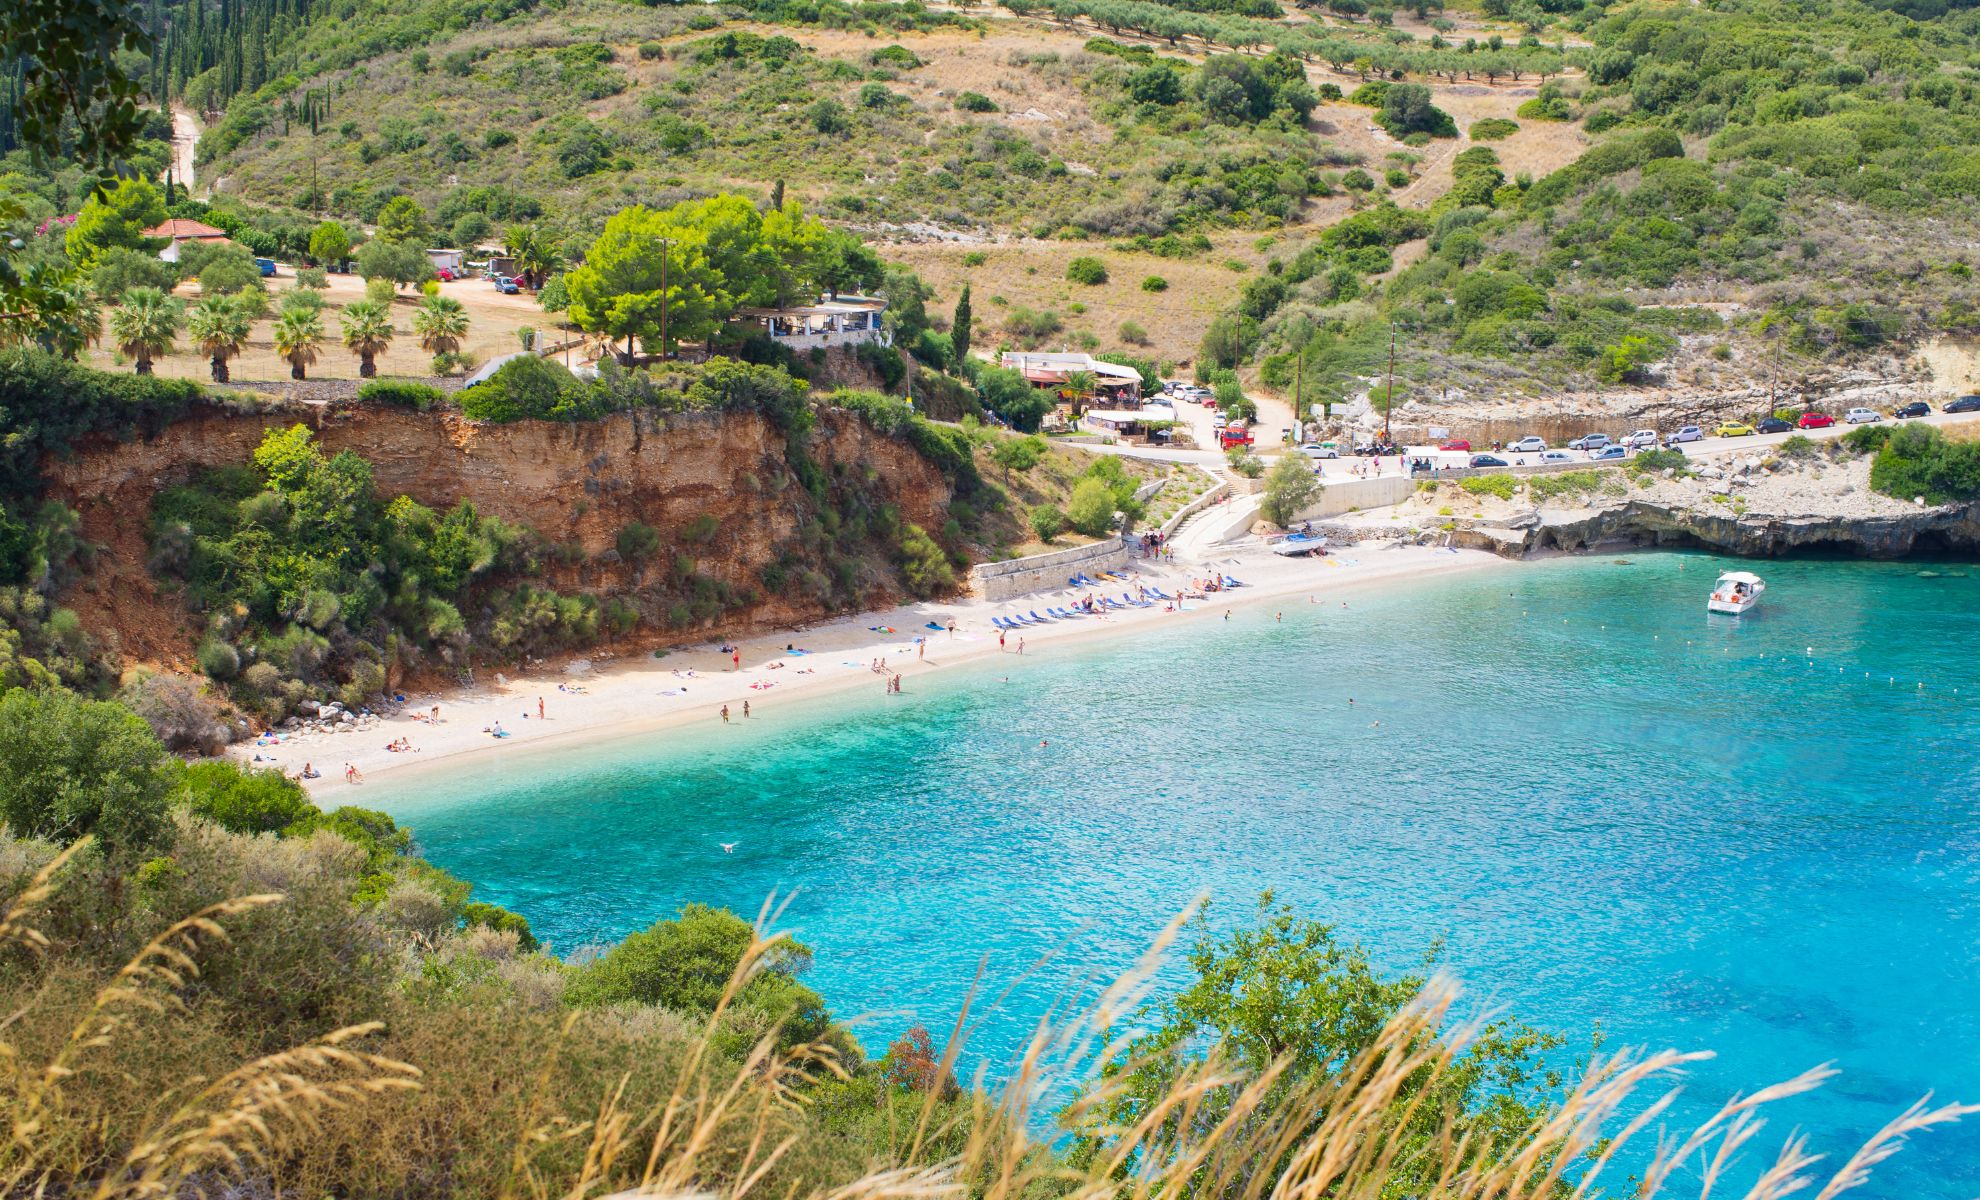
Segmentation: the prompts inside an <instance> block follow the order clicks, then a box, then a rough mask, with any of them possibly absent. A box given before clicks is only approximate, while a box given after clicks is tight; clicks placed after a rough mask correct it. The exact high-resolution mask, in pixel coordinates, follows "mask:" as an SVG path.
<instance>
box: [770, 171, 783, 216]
mask: <svg viewBox="0 0 1980 1200" xmlns="http://www.w3.org/2000/svg"><path fill="white" fill-rule="evenodd" d="M783 207H784V181H783V180H781V179H779V180H778V181H777V182H776V183H773V184H771V185H770V211H771V212H781V211H782V210H783Z"/></svg>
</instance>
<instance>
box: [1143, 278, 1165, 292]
mask: <svg viewBox="0 0 1980 1200" xmlns="http://www.w3.org/2000/svg"><path fill="white" fill-rule="evenodd" d="M1141 290H1142V291H1144V292H1166V291H1168V290H1169V281H1168V280H1166V279H1164V278H1162V277H1161V276H1160V275H1150V276H1148V277H1147V278H1146V279H1143V280H1142V281H1141Z"/></svg>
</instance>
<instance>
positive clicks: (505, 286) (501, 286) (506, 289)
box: [495, 275, 522, 296]
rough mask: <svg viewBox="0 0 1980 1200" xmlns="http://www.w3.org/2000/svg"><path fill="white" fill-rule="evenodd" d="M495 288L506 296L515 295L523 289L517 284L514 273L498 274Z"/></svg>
mask: <svg viewBox="0 0 1980 1200" xmlns="http://www.w3.org/2000/svg"><path fill="white" fill-rule="evenodd" d="M495 290H496V291H498V292H501V293H502V294H503V295H505V296H514V295H517V294H518V293H520V292H521V291H522V289H521V288H519V287H517V286H516V279H515V276H513V275H497V276H496V277H495Z"/></svg>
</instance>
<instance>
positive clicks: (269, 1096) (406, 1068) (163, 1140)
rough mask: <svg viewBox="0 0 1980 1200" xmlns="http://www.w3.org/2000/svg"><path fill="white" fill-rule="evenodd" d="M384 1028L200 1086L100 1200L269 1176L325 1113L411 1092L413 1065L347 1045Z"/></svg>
mask: <svg viewBox="0 0 1980 1200" xmlns="http://www.w3.org/2000/svg"><path fill="white" fill-rule="evenodd" d="M383 1028H384V1026H383V1025H382V1024H380V1023H378V1022H375V1021H373V1022H369V1023H366V1024H363V1025H352V1026H348V1027H346V1028H343V1029H339V1030H335V1031H333V1032H331V1033H329V1034H326V1035H324V1036H323V1037H321V1038H318V1039H317V1040H315V1041H313V1042H310V1043H307V1044H305V1045H302V1046H297V1047H295V1048H293V1049H290V1050H284V1051H282V1052H281V1053H279V1054H271V1055H268V1056H266V1057H264V1058H259V1059H256V1060H255V1061H253V1062H251V1063H247V1064H245V1065H244V1066H241V1067H239V1068H237V1069H235V1070H234V1071H231V1072H229V1073H228V1074H226V1075H224V1076H222V1077H221V1078H219V1079H217V1080H214V1081H213V1082H212V1083H210V1084H208V1085H206V1086H205V1087H202V1088H201V1089H200V1090H199V1091H198V1092H196V1093H194V1094H193V1095H192V1096H191V1097H189V1098H188V1099H187V1100H186V1101H185V1102H184V1103H183V1104H181V1105H179V1106H178V1108H177V1109H175V1110H174V1111H173V1112H172V1113H171V1115H169V1116H168V1117H166V1118H165V1119H164V1120H163V1121H161V1122H160V1123H159V1124H158V1125H157V1126H155V1127H154V1128H153V1129H152V1130H151V1131H150V1132H148V1133H147V1134H146V1135H145V1136H143V1137H142V1138H140V1139H139V1140H138V1142H137V1144H136V1145H135V1146H133V1147H132V1149H131V1151H130V1153H129V1154H128V1155H126V1156H125V1158H124V1162H123V1167H122V1170H120V1171H118V1172H116V1173H113V1174H108V1175H106V1176H105V1177H104V1178H103V1179H102V1180H101V1181H100V1182H99V1184H98V1185H97V1188H96V1190H95V1193H94V1194H95V1197H96V1200H113V1198H117V1197H131V1198H134V1200H151V1198H155V1197H161V1196H169V1195H172V1194H174V1193H175V1192H177V1191H178V1189H179V1187H180V1184H181V1183H182V1181H184V1180H186V1179H188V1178H190V1177H192V1176H195V1175H198V1174H201V1173H202V1172H209V1171H210V1172H227V1173H232V1172H237V1171H239V1170H240V1169H241V1168H242V1167H244V1166H246V1165H247V1164H249V1163H253V1164H255V1165H258V1166H261V1167H264V1168H265V1167H267V1166H268V1165H269V1162H268V1159H269V1155H270V1153H271V1152H272V1151H274V1150H276V1149H278V1148H279V1147H280V1146H281V1145H282V1144H283V1143H284V1141H285V1139H286V1138H288V1137H290V1136H293V1135H294V1134H297V1133H303V1134H308V1133H313V1132H316V1131H318V1130H319V1128H320V1124H319V1118H320V1117H321V1115H322V1114H323V1113H324V1112H326V1111H328V1110H330V1109H333V1108H337V1107H339V1106H342V1105H345V1104H351V1103H355V1102H357V1101H361V1100H367V1099H375V1098H377V1097H381V1096H385V1095H389V1094H391V1093H393V1092H403V1091H410V1090H412V1089H414V1088H417V1087H418V1086H419V1082H418V1077H419V1069H418V1068H417V1067H414V1066H412V1065H411V1064H409V1063H402V1062H398V1061H396V1060H393V1059H390V1058H386V1057H383V1056H382V1055H377V1054H369V1053H365V1052H363V1051H358V1050H351V1049H347V1048H346V1047H345V1043H346V1042H350V1041H354V1040H356V1039H358V1038H362V1037H367V1036H369V1035H371V1034H374V1033H377V1032H379V1031H380V1030H381V1029H383Z"/></svg>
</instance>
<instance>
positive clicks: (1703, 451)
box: [1089, 405, 1980, 476]
mask: <svg viewBox="0 0 1980 1200" xmlns="http://www.w3.org/2000/svg"><path fill="white" fill-rule="evenodd" d="M1178 407H1193V406H1180V405H1179V406H1178ZM1198 411H1199V412H1202V411H1203V410H1201V409H1199V410H1198ZM1975 422H1980V413H1933V414H1932V415H1931V416H1929V417H1914V418H1912V419H1910V420H1906V421H1898V420H1894V419H1892V418H1890V417H1886V418H1884V421H1883V423H1884V424H1886V425H1932V426H1939V427H1943V426H1948V425H1970V424H1973V423H1975ZM1203 423H1204V424H1205V425H1206V426H1207V425H1208V417H1207V415H1206V416H1205V417H1203ZM1192 424H1194V422H1192ZM1854 428H1856V426H1854V425H1845V424H1843V423H1841V422H1837V423H1836V424H1834V425H1831V426H1830V427H1828V428H1827V429H1804V430H1797V431H1795V432H1792V433H1762V434H1755V435H1753V436H1751V437H1734V438H1719V437H1708V438H1705V439H1704V440H1702V441H1697V442H1686V443H1685V444H1684V445H1682V446H1680V447H1678V448H1679V449H1681V450H1683V451H1684V452H1685V454H1686V455H1688V456H1690V457H1692V458H1717V457H1722V456H1724V455H1729V454H1750V453H1752V452H1753V451H1754V450H1757V449H1763V448H1766V447H1770V446H1778V445H1780V444H1781V443H1782V442H1785V441H1787V440H1788V439H1789V438H1791V437H1794V436H1796V435H1797V434H1799V436H1801V437H1805V438H1809V439H1811V440H1814V441H1827V440H1830V439H1832V438H1839V437H1841V436H1842V435H1844V434H1846V433H1848V432H1849V431H1850V430H1851V429H1854ZM1660 432H1668V431H1660ZM1089 449H1092V450H1096V451H1100V452H1102V453H1109V454H1126V455H1131V456H1133V457H1135V458H1146V459H1150V460H1153V461H1155V462H1193V463H1200V464H1202V465H1204V466H1207V467H1211V468H1215V467H1218V466H1221V465H1223V462H1224V456H1223V454H1222V453H1220V452H1218V451H1216V450H1169V449H1164V448H1160V447H1153V446H1128V445H1119V444H1117V445H1112V446H1100V445H1094V446H1090V447H1089ZM1287 449H1288V448H1287V447H1284V446H1259V447H1257V450H1258V452H1259V453H1260V454H1261V455H1263V456H1265V457H1268V458H1270V457H1274V456H1276V455H1278V454H1280V453H1283V452H1285V451H1286V450H1287ZM1480 449H1481V450H1482V449H1483V448H1482V447H1481V448H1480ZM1500 456H1501V457H1503V458H1505V459H1506V460H1507V461H1508V462H1511V463H1513V464H1514V465H1515V466H1519V465H1522V464H1521V462H1520V460H1521V459H1522V458H1523V459H1525V463H1524V464H1523V465H1526V466H1534V465H1537V464H1538V461H1539V455H1538V454H1525V455H1512V454H1504V453H1502V454H1501V455H1500ZM1367 461H1368V460H1366V459H1357V458H1354V457H1347V458H1343V459H1341V460H1340V462H1341V464H1352V463H1356V462H1367ZM1381 466H1382V470H1381V472H1380V473H1381V474H1384V475H1397V474H1401V468H1400V464H1399V463H1398V462H1397V460H1396V459H1395V457H1394V456H1390V457H1387V458H1384V459H1383V460H1382V463H1381ZM1339 470H1340V467H1339V466H1337V465H1336V464H1335V463H1333V462H1331V461H1330V462H1329V463H1328V464H1327V472H1326V473H1327V474H1328V475H1329V476H1332V475H1334V474H1336V473H1337V471H1339Z"/></svg>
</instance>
